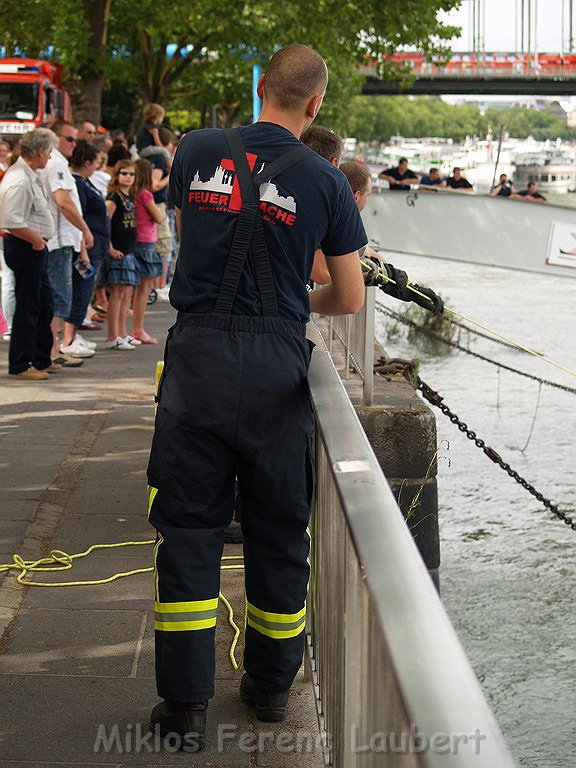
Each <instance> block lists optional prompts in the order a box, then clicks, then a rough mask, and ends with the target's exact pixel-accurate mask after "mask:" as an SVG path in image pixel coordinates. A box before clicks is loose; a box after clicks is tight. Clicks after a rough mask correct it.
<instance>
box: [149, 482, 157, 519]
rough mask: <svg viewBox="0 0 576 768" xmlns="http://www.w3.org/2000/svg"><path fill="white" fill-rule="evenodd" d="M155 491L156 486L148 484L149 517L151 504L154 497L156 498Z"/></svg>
mask: <svg viewBox="0 0 576 768" xmlns="http://www.w3.org/2000/svg"><path fill="white" fill-rule="evenodd" d="M157 493H158V488H153V487H152V486H151V485H149V486H148V517H150V512H151V510H152V504H153V503H154V499H155V498H156V494H157Z"/></svg>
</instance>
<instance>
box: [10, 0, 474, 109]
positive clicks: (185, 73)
mask: <svg viewBox="0 0 576 768" xmlns="http://www.w3.org/2000/svg"><path fill="white" fill-rule="evenodd" d="M459 4H460V0H386V2H382V0H356V1H355V2H354V3H348V2H347V3H343V2H341V0H317V1H316V2H315V3H310V2H309V0H287V1H286V2H285V3H278V2H277V1H276V0H274V2H273V0H259V2H254V0H228V2H226V3H223V2H218V1H217V0H190V2H188V3H181V4H176V3H174V2H172V0H170V2H168V0H139V2H138V3H134V2H132V0H50V2H48V0H21V2H19V4H18V12H17V13H15V12H14V8H13V6H12V5H11V4H9V3H3V4H2V6H1V8H0V28H2V29H4V30H5V32H4V36H3V37H4V42H5V44H6V45H7V47H8V48H9V49H15V48H17V49H18V50H19V51H21V52H23V53H34V54H37V53H39V52H42V51H43V52H44V53H45V54H49V56H50V58H58V59H59V60H61V61H62V63H63V64H65V66H66V67H67V70H68V80H69V83H70V86H71V88H72V95H73V101H74V107H75V112H76V116H77V117H90V118H91V119H93V120H95V121H99V119H100V95H101V93H102V88H103V86H104V83H105V82H106V83H107V86H108V87H109V88H110V89H112V90H113V92H114V93H119V92H123V93H124V94H126V95H129V94H131V93H132V88H131V87H130V85H132V86H133V85H136V88H137V91H138V92H139V93H140V100H141V101H142V102H146V101H160V102H162V103H165V104H166V105H167V106H170V103H169V102H170V99H171V98H172V96H173V97H174V100H175V102H176V103H177V104H182V101H183V100H184V99H186V98H188V99H189V100H190V107H191V109H192V110H193V111H194V110H196V111H197V112H198V113H199V114H200V115H201V118H200V119H201V122H206V120H207V115H210V116H211V115H212V114H213V107H214V106H215V107H216V112H217V114H218V115H219V119H220V120H221V121H224V122H230V121H233V120H235V119H238V118H240V117H243V118H244V117H245V116H246V114H247V113H249V107H250V104H251V98H252V97H251V87H250V78H251V66H252V64H254V63H259V64H265V63H266V61H267V60H268V58H269V56H270V55H271V53H273V51H274V50H276V49H277V48H278V47H280V46H283V45H286V44H288V43H291V42H304V43H307V44H309V45H312V46H313V47H315V48H317V49H318V50H319V51H320V52H321V53H322V54H323V55H324V56H325V57H326V58H327V60H328V63H329V66H330V68H331V71H332V73H333V78H332V82H331V84H330V91H331V92H330V101H331V102H332V104H331V105H329V103H327V105H326V106H327V109H326V111H325V114H327V115H328V117H330V118H331V117H332V114H334V118H336V110H337V107H338V106H341V105H344V104H346V102H347V100H348V99H349V98H350V95H351V94H352V93H353V92H357V88H358V80H357V78H356V75H355V72H356V70H357V65H358V64H359V63H361V62H363V61H365V58H366V57H369V59H370V60H371V61H376V62H378V63H377V65H376V66H377V68H378V70H379V71H380V72H381V73H386V72H387V71H388V70H389V65H388V64H387V63H386V60H385V59H384V54H385V53H392V52H394V51H395V50H397V49H398V48H399V47H400V48H401V47H402V46H406V45H415V46H417V47H418V48H420V49H423V50H424V51H425V52H427V53H432V52H434V51H437V50H438V49H439V48H442V46H443V45H444V44H445V41H447V40H449V39H450V38H451V37H453V36H454V34H455V32H456V30H455V29H454V28H452V27H448V26H446V25H443V24H442V23H441V22H439V21H438V18H437V16H438V12H439V11H441V10H445V11H447V10H450V9H451V8H454V7H456V6H458V5H459ZM119 65H120V66H119ZM246 70H247V72H248V74H246ZM334 75H337V77H334ZM129 84H130V85H129ZM132 98H133V96H132ZM116 106H117V105H116ZM131 107H132V109H135V108H136V107H137V104H135V103H132V104H131Z"/></svg>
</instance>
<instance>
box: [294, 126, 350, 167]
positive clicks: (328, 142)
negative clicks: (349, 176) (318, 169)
mask: <svg viewBox="0 0 576 768" xmlns="http://www.w3.org/2000/svg"><path fill="white" fill-rule="evenodd" d="M300 141H301V142H302V143H303V144H306V146H307V147H310V149H313V150H314V152H317V153H318V154H319V155H320V156H321V157H323V158H324V159H325V160H328V162H332V160H334V159H336V160H337V161H338V164H340V158H341V157H342V153H343V152H344V144H343V142H342V139H341V138H340V136H339V135H338V134H337V133H335V132H334V131H331V130H330V129H329V128H324V126H323V125H311V126H310V128H308V130H306V131H304V133H303V134H302V136H301V137H300Z"/></svg>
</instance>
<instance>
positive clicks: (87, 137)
mask: <svg viewBox="0 0 576 768" xmlns="http://www.w3.org/2000/svg"><path fill="white" fill-rule="evenodd" d="M96 136H98V131H97V129H96V126H95V125H94V123H91V122H90V121H89V120H84V122H83V123H80V125H79V126H78V133H77V134H76V138H77V139H78V141H94V139H95V138H96Z"/></svg>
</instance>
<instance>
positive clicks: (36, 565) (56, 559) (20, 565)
mask: <svg viewBox="0 0 576 768" xmlns="http://www.w3.org/2000/svg"><path fill="white" fill-rule="evenodd" d="M154 543H155V541H154V539H151V540H148V541H121V542H118V543H116V544H93V545H92V546H91V547H88V549H86V550H85V551H84V552H78V553H76V554H74V555H69V554H68V553H67V552H63V551H62V550H61V549H53V550H51V552H50V554H49V555H48V556H47V557H41V558H40V559H39V560H24V558H22V557H21V556H20V555H18V554H15V555H13V557H12V562H11V563H5V564H2V565H0V573H4V572H6V571H11V570H18V571H19V574H18V576H17V577H16V581H17V582H18V583H19V584H23V585H24V586H27V587H93V586H97V585H99V584H110V583H111V582H112V581H116V580H117V579H121V578H124V577H125V576H134V575H136V574H138V573H152V572H153V570H154V568H153V566H150V567H149V568H135V569H134V570H132V571H123V572H121V573H115V574H113V575H112V576H109V577H108V578H107V579H94V580H92V581H60V582H47V581H25V578H26V575H27V574H28V573H49V572H56V571H69V570H70V569H71V568H72V567H73V565H74V560H77V559H79V558H81V557H86V556H87V555H89V554H90V553H91V552H94V551H95V550H97V549H116V548H119V547H142V546H152V545H153V544H154ZM224 560H235V561H239V562H236V563H235V564H231V565H221V566H220V568H221V570H226V571H230V570H243V569H244V564H243V560H244V556H243V555H226V556H225V557H222V561H224ZM219 597H220V599H221V600H222V602H223V603H224V605H225V606H226V609H227V611H228V622H229V624H230V626H231V627H232V629H233V630H234V639H233V641H232V645H231V646H230V651H229V656H230V662H231V664H232V667H233V668H234V669H235V670H238V669H239V667H240V665H239V664H238V662H237V661H236V657H235V655H234V651H235V650H236V645H237V644H238V640H239V638H240V631H241V630H240V628H239V627H238V625H237V624H236V622H235V621H234V610H233V608H232V606H231V605H230V602H229V601H228V600H227V598H226V596H225V595H224V594H223V593H222V592H220V595H219Z"/></svg>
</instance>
